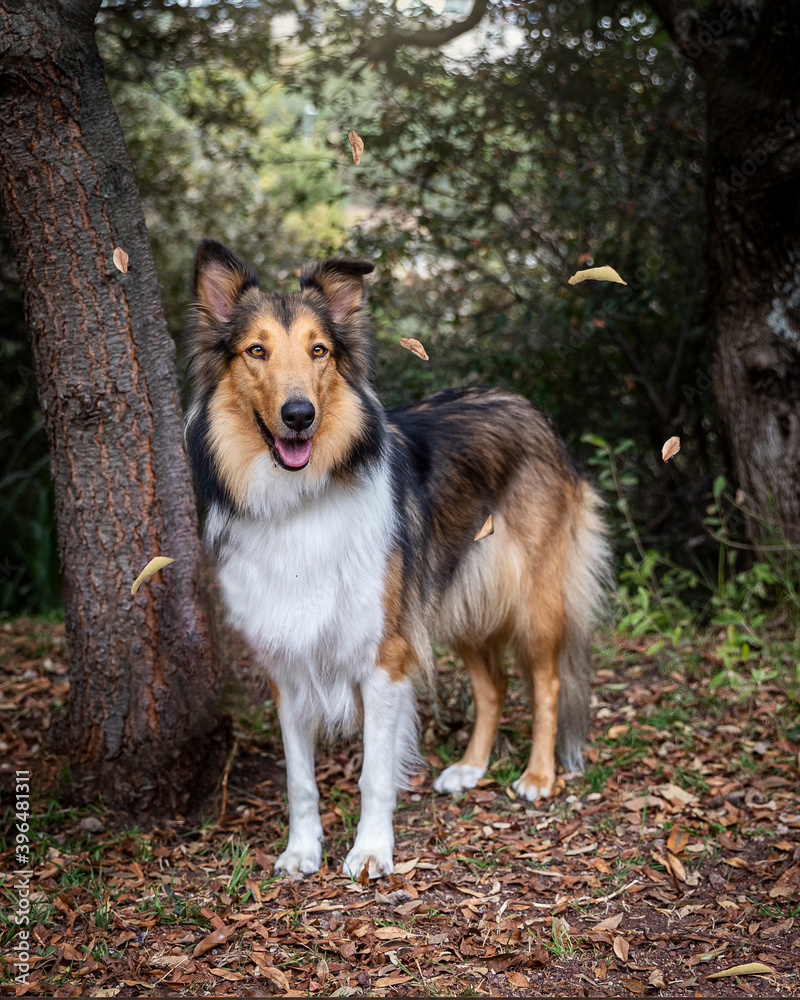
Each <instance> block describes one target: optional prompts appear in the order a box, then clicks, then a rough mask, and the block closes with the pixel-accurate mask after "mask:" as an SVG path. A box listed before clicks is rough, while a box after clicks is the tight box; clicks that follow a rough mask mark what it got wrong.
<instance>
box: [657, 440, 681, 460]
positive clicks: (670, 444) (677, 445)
mask: <svg viewBox="0 0 800 1000" xmlns="http://www.w3.org/2000/svg"><path fill="white" fill-rule="evenodd" d="M680 450H681V439H680V438H679V437H671V438H668V439H667V440H666V441H665V442H664V444H663V445H662V448H661V458H662V460H663V461H665V462H668V461H669V460H670V459H671V458H672V457H673V456H675V455H677V454H678V452H679V451H680Z"/></svg>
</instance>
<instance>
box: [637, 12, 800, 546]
mask: <svg viewBox="0 0 800 1000" xmlns="http://www.w3.org/2000/svg"><path fill="white" fill-rule="evenodd" d="M652 5H653V7H654V9H655V10H656V11H657V13H658V14H659V16H660V17H661V18H662V20H663V21H664V24H665V26H666V27H667V30H668V31H669V32H670V34H671V36H672V38H673V39H674V41H675V43H676V44H677V46H678V48H679V49H680V50H681V52H682V53H683V54H684V55H685V57H686V58H687V59H688V60H689V61H690V62H691V63H692V65H693V67H694V68H695V70H696V71H697V73H698V75H699V76H700V77H701V78H702V79H703V82H704V84H705V87H706V90H707V107H708V112H707V120H708V137H707V142H708V180H707V206H708V218H709V236H708V247H707V257H708V275H709V306H710V311H711V316H712V319H713V323H714V327H715V331H716V364H715V371H714V386H715V391H716V397H717V404H718V407H719V413H720V417H721V419H722V423H723V426H724V428H725V432H726V436H727V443H728V447H729V450H730V454H731V459H732V464H733V471H734V475H735V477H736V480H737V484H738V486H739V487H740V488H741V489H742V490H743V491H744V493H745V495H746V498H747V499H746V502H745V507H746V508H747V509H749V510H750V512H751V513H752V516H751V517H750V519H749V531H750V535H751V537H752V538H753V539H754V540H763V539H764V538H765V537H767V536H768V535H769V534H770V533H771V532H772V531H773V530H775V529H776V530H777V532H778V534H779V535H781V536H783V538H784V539H785V540H787V541H789V542H792V543H794V544H797V543H800V211H798V210H799V209H800V73H798V72H797V53H798V52H800V7H798V5H797V4H795V3H785V2H782V0H714V2H713V3H706V4H702V3H700V2H694V3H688V2H686V0H652Z"/></svg>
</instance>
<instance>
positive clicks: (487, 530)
mask: <svg viewBox="0 0 800 1000" xmlns="http://www.w3.org/2000/svg"><path fill="white" fill-rule="evenodd" d="M493 534H494V525H493V524H492V515H491V514H490V515H489V516H488V517H487V518H486V520H485V521H484V522H483V527H482V528H481V530H480V531H479V532H478V534H477V535H476V536H475V537H474V538H473V539H472V540H473V542H479V541H480V540H481V539H482V538H486V536H487V535H493Z"/></svg>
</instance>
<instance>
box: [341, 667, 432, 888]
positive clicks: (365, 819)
mask: <svg viewBox="0 0 800 1000" xmlns="http://www.w3.org/2000/svg"><path fill="white" fill-rule="evenodd" d="M361 697H362V699H363V702H364V766H363V768H362V770H361V778H360V779H359V782H358V787H359V789H360V790H361V818H360V820H359V821H358V831H357V832H356V842H355V844H353V848H352V850H351V851H350V853H349V854H348V855H347V858H346V859H345V862H344V865H343V866H342V871H343V873H344V874H345V875H350V876H352V877H353V878H358V876H359V875H360V874H361V872H362V871H363V870H364V866H365V865H366V866H367V868H368V871H369V877H370V878H380V876H381V875H389V874H390V873H391V872H392V868H393V863H392V849H393V848H394V829H393V827H392V816H393V814H394V807H395V804H396V801H397V787H398V785H399V784H400V782H401V781H402V778H403V773H402V772H403V764H404V762H405V760H406V759H407V758H408V757H409V756H410V755H411V754H412V753H413V752H414V750H415V747H414V745H413V741H414V739H415V736H416V726H415V718H416V715H415V707H414V691H413V687H412V685H411V682H410V681H409V680H408V678H402V679H401V680H398V681H393V680H392V679H391V678H390V677H389V675H388V673H387V672H386V671H385V670H382V669H381V668H377V669H376V670H374V671H373V673H372V675H371V676H370V677H369V678H368V679H367V680H366V681H364V683H362V685H361Z"/></svg>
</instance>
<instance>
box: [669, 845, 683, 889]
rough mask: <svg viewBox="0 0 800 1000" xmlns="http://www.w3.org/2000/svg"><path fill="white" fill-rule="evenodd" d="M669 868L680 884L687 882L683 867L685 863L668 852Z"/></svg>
mask: <svg viewBox="0 0 800 1000" xmlns="http://www.w3.org/2000/svg"><path fill="white" fill-rule="evenodd" d="M667 868H669V870H670V871H671V872H672V874H673V875H674V876H675V878H676V879H678V881H679V882H685V881H686V869H685V868H684V867H683V862H682V861H681V860H680V859H679V858H676V857H675V855H674V854H670V853H669V852H667Z"/></svg>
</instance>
